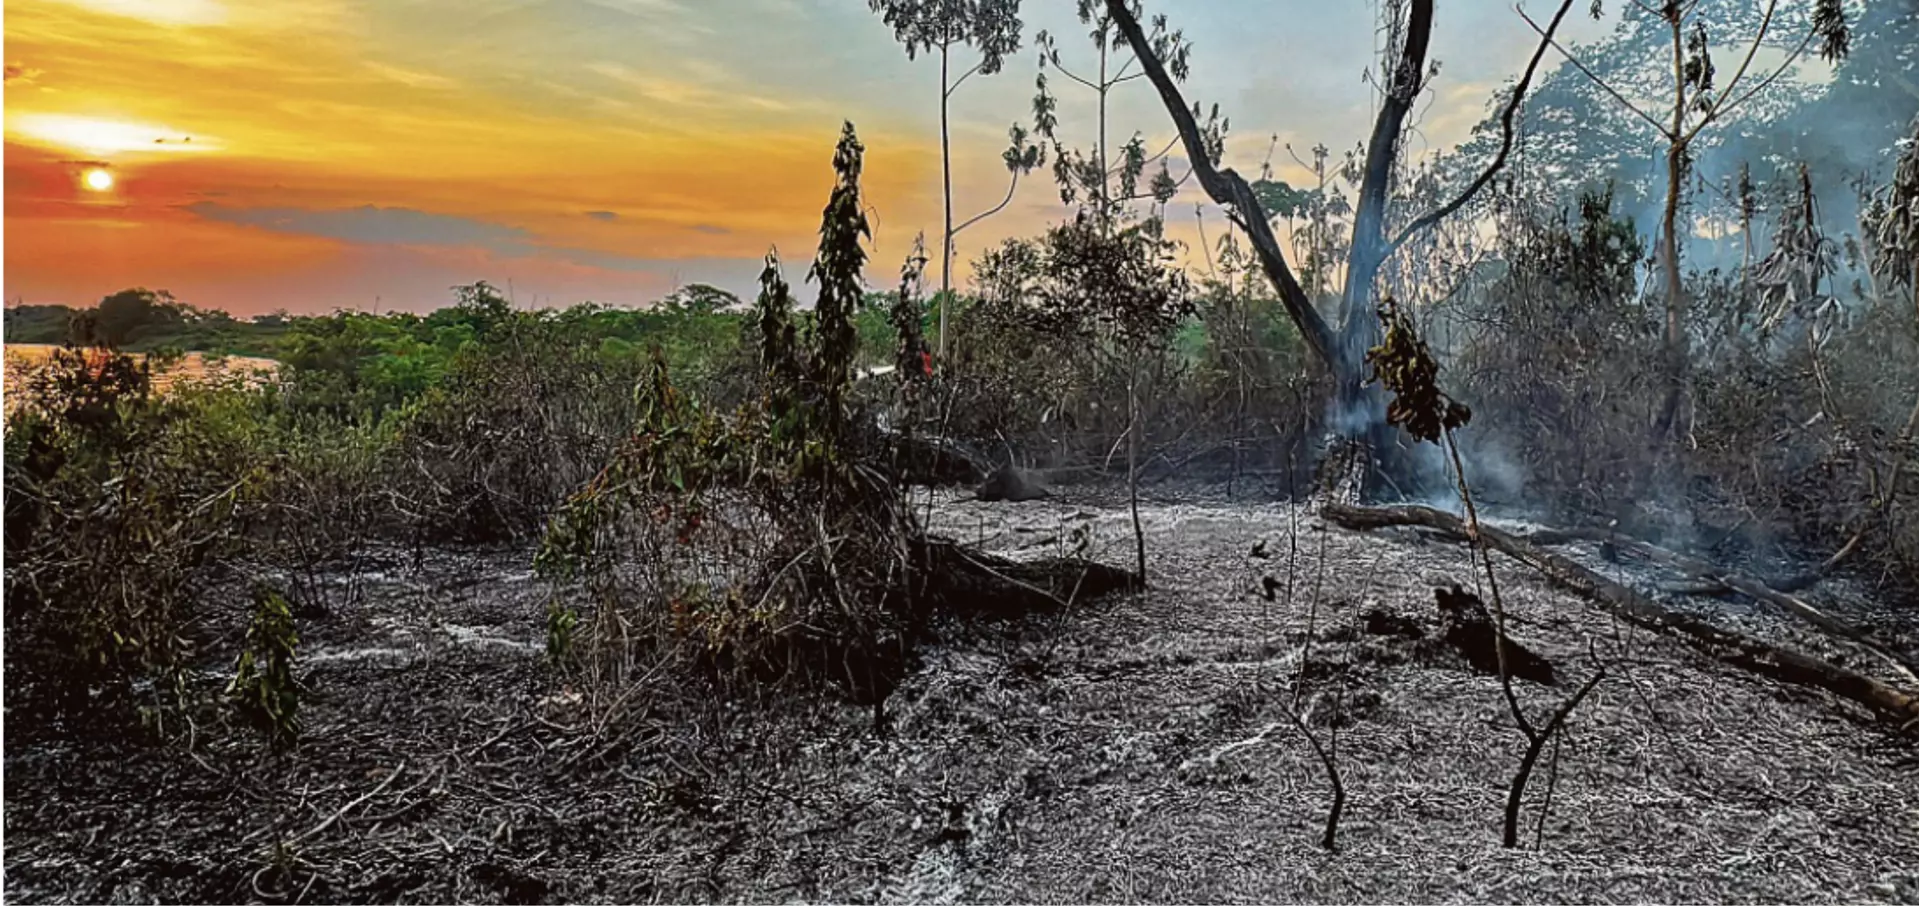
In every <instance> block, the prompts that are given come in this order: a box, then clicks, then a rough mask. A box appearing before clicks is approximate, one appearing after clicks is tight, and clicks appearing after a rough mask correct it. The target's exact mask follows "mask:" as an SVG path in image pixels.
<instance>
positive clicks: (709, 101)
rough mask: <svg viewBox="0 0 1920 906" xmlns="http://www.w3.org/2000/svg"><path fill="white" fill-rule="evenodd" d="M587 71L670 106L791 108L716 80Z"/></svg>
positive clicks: (600, 66)
mask: <svg viewBox="0 0 1920 906" xmlns="http://www.w3.org/2000/svg"><path fill="white" fill-rule="evenodd" d="M586 69H587V71H588V72H591V73H594V74H595V75H598V76H601V77H602V78H606V79H610V80H612V81H615V82H618V83H620V84H622V85H625V86H627V87H629V88H632V89H634V90H635V91H636V92H638V93H639V94H640V96H641V97H644V98H646V99H648V100H651V101H655V102H658V103H661V104H667V105H669V106H673V107H681V108H701V109H706V110H713V109H716V108H736V109H737V108H747V109H753V110H763V111H785V110H791V109H793V105H791V104H789V103H787V102H785V101H780V100H776V99H774V98H769V97H765V96H762V95H757V94H753V93H751V92H747V91H737V90H731V89H729V88H727V87H725V86H724V85H722V84H717V83H718V82H720V80H719V79H706V80H701V81H692V80H686V79H676V78H666V77H661V76H656V75H651V74H648V73H644V72H640V71H638V70H636V69H633V68H632V67H629V66H627V65H625V64H622V63H611V62H604V61H602V62H598V63H588V64H587V66H586Z"/></svg>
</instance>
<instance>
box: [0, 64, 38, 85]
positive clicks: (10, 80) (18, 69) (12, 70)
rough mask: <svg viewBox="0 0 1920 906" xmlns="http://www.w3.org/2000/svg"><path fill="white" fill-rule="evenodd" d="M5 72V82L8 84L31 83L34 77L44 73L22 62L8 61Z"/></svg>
mask: <svg viewBox="0 0 1920 906" xmlns="http://www.w3.org/2000/svg"><path fill="white" fill-rule="evenodd" d="M6 74H7V76H6V84H8V85H31V84H33V80H34V79H37V78H39V77H41V76H42V75H45V74H46V73H45V72H43V71H41V70H38V69H33V68H31V67H29V66H27V65H26V64H24V63H8V64H7V69H6Z"/></svg>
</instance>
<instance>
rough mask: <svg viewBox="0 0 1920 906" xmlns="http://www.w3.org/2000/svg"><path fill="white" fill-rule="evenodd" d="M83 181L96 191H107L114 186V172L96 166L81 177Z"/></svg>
mask: <svg viewBox="0 0 1920 906" xmlns="http://www.w3.org/2000/svg"><path fill="white" fill-rule="evenodd" d="M81 181H82V183H84V184H85V185H86V187H87V188H89V189H92V190H93V191H95V192H105V191H106V190H108V189H111V188H113V174H112V173H108V172H107V171H105V170H102V169H100V168H99V167H95V168H93V169H91V170H88V171H87V175H86V176H84V177H81Z"/></svg>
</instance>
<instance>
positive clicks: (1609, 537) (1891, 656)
mask: <svg viewBox="0 0 1920 906" xmlns="http://www.w3.org/2000/svg"><path fill="white" fill-rule="evenodd" d="M1542 537H1546V538H1551V539H1554V540H1556V541H1557V540H1562V539H1564V540H1574V539H1586V540H1592V541H1600V542H1603V543H1606V544H1611V545H1613V546H1614V547H1615V548H1618V549H1623V550H1628V551H1632V552H1633V553H1635V554H1638V555H1640V556H1642V557H1645V558H1646V559H1648V560H1653V561H1655V562H1658V563H1662V564H1665V565H1667V566H1671V567H1673V568H1674V569H1677V570H1680V571H1681V572H1684V573H1686V574H1687V575H1688V576H1691V577H1692V578H1695V579H1701V580H1705V581H1706V582H1708V583H1711V584H1713V585H1716V586H1718V587H1720V588H1724V589H1726V590H1728V591H1734V592H1738V593H1740V594H1743V595H1746V596H1747V597H1749V598H1752V599H1754V600H1756V601H1759V602H1761V603H1763V604H1767V605H1770V606H1772V607H1773V608H1774V609H1776V610H1779V611H1780V612H1782V613H1784V614H1786V615H1788V616H1791V617H1797V618H1799V619H1801V620H1804V621H1806V622H1808V623H1810V624H1812V625H1813V626H1815V627H1817V628H1819V629H1820V630H1822V631H1824V632H1826V633H1827V634H1829V635H1833V636H1838V637H1839V638H1841V639H1843V640H1845V641H1849V642H1852V643H1854V644H1856V645H1859V646H1860V647H1862V648H1864V649H1866V650H1867V651H1869V652H1872V653H1873V654H1874V655H1875V656H1877V657H1879V658H1881V659H1882V660H1885V661H1886V662H1887V663H1888V664H1891V665H1892V666H1893V667H1894V668H1895V669H1897V670H1899V671H1900V673H1901V674H1902V675H1904V676H1906V677H1907V679H1909V680H1915V681H1916V682H1920V679H1916V677H1915V671H1916V669H1920V668H1917V667H1916V665H1915V662H1914V660H1913V659H1912V658H1911V657H1901V656H1900V655H1898V654H1895V653H1894V652H1893V651H1892V650H1890V649H1889V648H1887V647H1886V646H1885V645H1883V644H1881V643H1880V642H1879V641H1878V640H1876V639H1875V638H1873V636H1872V634H1871V633H1868V632H1867V631H1866V630H1864V629H1861V628H1860V627H1858V626H1854V625H1852V624H1850V623H1847V622H1844V621H1842V620H1839V619H1836V618H1834V617H1832V616H1829V615H1828V614H1827V613H1825V612H1824V611H1822V610H1820V609H1819V608H1817V607H1814V606H1813V605H1811V604H1808V603H1807V602H1805V601H1802V600H1800V599H1799V598H1796V597H1794V596H1792V595H1790V594H1787V593H1786V591H1788V590H1792V589H1791V588H1789V589H1786V590H1782V589H1779V588H1775V587H1773V586H1772V585H1770V584H1768V583H1765V582H1762V581H1760V580H1758V579H1753V578H1749V577H1746V576H1742V575H1738V574H1736V573H1730V572H1727V571H1726V570H1723V569H1721V568H1720V567H1718V566H1716V565H1714V564H1712V563H1709V562H1707V561H1705V560H1701V559H1698V558H1695V557H1689V556H1687V555H1685V554H1682V553H1678V552H1675V551H1670V550H1667V549H1666V548H1664V547H1659V546H1656V545H1653V544H1649V543H1647V542H1645V541H1641V540H1639V539H1636V538H1626V537H1622V536H1620V535H1617V534H1614V533H1612V532H1608V531H1606V530H1604V529H1549V530H1545V531H1541V532H1535V533H1532V534H1529V535H1527V536H1525V538H1524V540H1526V541H1528V542H1531V543H1535V544H1539V543H1548V544H1551V543H1554V542H1553V541H1547V542H1542V541H1541V540H1540V539H1541V538H1542ZM1858 541H1859V538H1858V536H1855V539H1854V541H1853V542H1849V543H1848V545H1847V547H1845V548H1842V549H1841V552H1840V554H1836V555H1834V557H1833V559H1831V560H1829V561H1828V563H1829V564H1832V563H1836V562H1838V561H1839V559H1840V558H1841V556H1843V555H1844V554H1845V553H1846V552H1847V551H1848V550H1851V549H1852V547H1853V545H1854V544H1855V543H1857V542H1858ZM1822 569H1823V570H1824V569H1826V567H1822ZM1811 584H1813V582H1812V581H1808V582H1807V583H1805V585H1811ZM1799 587H1805V586H1804V585H1802V586H1799Z"/></svg>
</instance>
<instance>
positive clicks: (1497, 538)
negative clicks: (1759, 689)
mask: <svg viewBox="0 0 1920 906" xmlns="http://www.w3.org/2000/svg"><path fill="white" fill-rule="evenodd" d="M1321 515H1322V516H1324V517H1325V518H1326V519H1328V520H1329V521H1331V522H1333V523H1335V524H1337V525H1341V526H1344V527H1346V528H1351V529H1375V528H1386V527H1389V526H1403V525H1405V526H1425V527H1427V528H1431V529H1436V530H1439V531H1442V532H1446V533H1448V534H1449V535H1451V536H1454V537H1458V538H1462V539H1464V538H1466V537H1467V525H1466V523H1464V522H1463V521H1461V519H1460V517H1458V516H1455V515H1453V514H1451V513H1445V512H1441V511H1440V510H1436V509H1433V508H1431V507H1423V506H1399V507H1358V506H1345V505H1341V504H1329V505H1328V506H1326V507H1325V508H1323V509H1322V510H1321ZM1480 540H1481V541H1483V542H1484V543H1486V544H1488V545H1490V546H1492V547H1493V548H1495V549H1496V550H1499V551H1500V552H1501V553H1504V554H1506V555H1507V556H1509V557H1512V558H1513V559H1515V560H1518V561H1520V562H1521V563H1525V564H1527V565H1528V566H1531V567H1533V568H1534V569H1537V570H1539V571H1540V572H1541V573H1542V574H1543V575H1545V576H1546V577H1547V579H1548V580H1549V581H1552V582H1553V583H1554V584H1556V585H1559V586H1560V587H1562V588H1565V589H1568V590H1569V591H1573V592H1575V593H1577V594H1579V595H1580V596H1582V597H1585V598H1588V599H1589V600H1592V601H1594V602H1595V603H1597V604H1599V605H1600V607H1601V608H1602V609H1603V610H1605V611H1607V612H1608V613H1611V614H1613V615H1615V616H1618V617H1620V618H1621V619H1623V620H1626V621H1628V622H1631V623H1634V624H1637V625H1640V626H1644V627H1646V628H1648V629H1652V630H1654V631H1656V632H1660V633H1663V634H1666V635H1670V636H1674V637H1676V638H1678V639H1680V640H1681V641H1684V642H1686V643H1687V644H1688V645H1690V646H1691V647H1693V648H1694V649H1695V650H1697V651H1699V652H1701V653H1702V654H1705V655H1707V656H1708V657H1711V658H1713V659H1715V660H1718V661H1720V662H1722V663H1725V664H1728V665H1731V666H1734V667H1739V668H1741V669H1743V670H1747V671H1750V672H1752V673H1756V674H1759V675H1761V676H1765V677H1768V678H1770V679H1775V680H1779V681H1781V682H1785V683H1791V684H1793V685H1797V686H1805V687H1808V688H1814V689H1823V690H1825V691H1827V692H1830V693H1832V694H1834V695H1837V696H1839V697H1841V698H1844V699H1846V700H1848V701H1851V702H1854V703H1856V704H1859V705H1862V706H1864V707H1866V708H1867V709H1868V710H1869V711H1871V712H1873V713H1874V714H1875V715H1877V716H1879V717H1881V718H1883V719H1888V720H1891V721H1892V722H1893V723H1895V724H1898V725H1900V726H1903V727H1905V726H1908V725H1910V724H1912V723H1914V722H1915V721H1916V719H1920V703H1917V702H1916V700H1915V698H1914V696H1913V695H1912V694H1910V693H1907V692H1902V691H1900V690H1899V689H1895V688H1894V687H1892V686H1890V685H1887V684H1886V683H1883V682H1881V681H1880V680H1877V679H1874V678H1872V677H1870V676H1864V675H1862V674H1859V673H1855V672H1854V671H1852V670H1848V669H1846V668H1845V667H1841V666H1838V665H1836V664H1831V663H1828V662H1826V661H1823V660H1820V659H1818V658H1815V657H1812V656H1809V655H1806V654H1802V653H1800V652H1798V651H1794V650H1791V649H1788V648H1782V647H1780V646H1778V645H1774V644H1772V643H1770V642H1766V641H1762V640H1760V639H1756V638H1753V637H1751V636H1745V635H1741V634H1739V633H1736V632H1731V631H1728V630H1725V629H1721V628H1719V627H1717V626H1713V625H1710V624H1708V623H1704V622H1702V621H1700V620H1696V619H1694V618H1692V617H1688V616H1686V615H1684V614H1680V613H1676V612H1674V611H1672V610H1669V609H1668V608H1666V607H1662V606H1661V605H1659V604H1657V603H1655V602H1654V601H1652V600H1651V599H1649V598H1647V597H1646V596H1645V595H1642V594H1640V593H1639V592H1636V591H1634V590H1633V589H1631V588H1628V587H1626V586H1624V585H1621V584H1619V583H1617V582H1614V581H1612V580H1610V579H1607V578H1605V577H1604V576H1601V575H1600V574H1598V573H1596V572H1594V571H1592V570H1590V569H1587V568H1586V567H1584V566H1581V565H1580V564H1578V563H1575V562H1573V561H1572V560H1569V559H1567V558H1565V557H1562V556H1560V555H1558V554H1553V553H1549V552H1547V551H1544V550H1541V549H1540V548H1538V547H1535V546H1534V545H1532V544H1528V543H1527V542H1525V541H1522V540H1520V539H1518V538H1515V537H1514V536H1512V535H1509V534H1507V533H1506V532H1503V531H1500V530H1499V529H1495V528H1491V527H1489V526H1486V525H1482V526H1480Z"/></svg>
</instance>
